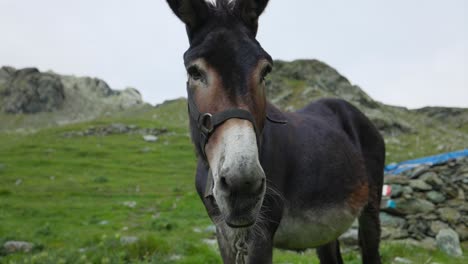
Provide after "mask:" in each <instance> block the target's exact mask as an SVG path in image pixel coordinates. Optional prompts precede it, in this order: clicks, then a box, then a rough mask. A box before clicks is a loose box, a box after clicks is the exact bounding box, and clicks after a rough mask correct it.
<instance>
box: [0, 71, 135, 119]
mask: <svg viewBox="0 0 468 264" xmlns="http://www.w3.org/2000/svg"><path fill="white" fill-rule="evenodd" d="M142 104H143V100H142V97H141V95H140V93H139V92H138V91H137V90H136V89H133V88H127V89H125V90H123V91H116V90H113V89H111V88H110V87H109V85H108V84H107V83H106V82H104V81H103V80H100V79H97V78H90V77H75V76H65V75H59V74H56V73H53V72H40V71H39V70H38V69H36V68H26V69H18V70H17V69H15V68H12V67H2V68H0V113H1V112H3V113H4V114H8V115H15V114H24V115H25V116H26V117H25V118H26V119H28V117H27V116H30V115H32V114H41V113H42V114H43V115H44V113H50V115H49V116H48V118H50V119H52V120H53V122H55V123H57V124H61V123H69V122H77V121H83V120H89V119H93V118H96V117H98V116H100V115H102V114H105V113H106V112H114V111H117V110H125V109H128V108H131V107H134V106H138V105H142ZM37 118H39V117H38V116H34V117H31V118H29V119H37Z"/></svg>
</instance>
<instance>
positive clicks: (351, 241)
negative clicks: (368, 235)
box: [339, 228, 358, 246]
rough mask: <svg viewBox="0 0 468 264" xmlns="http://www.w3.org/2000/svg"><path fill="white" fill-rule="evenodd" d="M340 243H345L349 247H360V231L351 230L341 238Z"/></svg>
mask: <svg viewBox="0 0 468 264" xmlns="http://www.w3.org/2000/svg"><path fill="white" fill-rule="evenodd" d="M339 239H340V243H343V244H344V245H347V246H356V245H358V230H357V229H354V228H350V229H349V230H348V231H346V232H345V233H344V234H342V235H341V236H340V238H339Z"/></svg>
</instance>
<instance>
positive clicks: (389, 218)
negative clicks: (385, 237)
mask: <svg viewBox="0 0 468 264" xmlns="http://www.w3.org/2000/svg"><path fill="white" fill-rule="evenodd" d="M380 223H381V224H382V225H384V226H391V227H403V226H404V225H405V224H406V220H405V219H404V218H402V217H398V216H393V215H391V214H388V213H385V212H381V213H380Z"/></svg>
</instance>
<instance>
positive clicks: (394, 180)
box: [385, 175, 409, 185]
mask: <svg viewBox="0 0 468 264" xmlns="http://www.w3.org/2000/svg"><path fill="white" fill-rule="evenodd" d="M385 183H386V184H400V185H407V184H408V183H409V180H408V178H407V177H405V176H401V175H388V176H387V177H385Z"/></svg>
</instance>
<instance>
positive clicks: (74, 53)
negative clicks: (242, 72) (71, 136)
mask: <svg viewBox="0 0 468 264" xmlns="http://www.w3.org/2000/svg"><path fill="white" fill-rule="evenodd" d="M258 39H259V40H260V42H261V43H262V45H263V47H264V48H265V50H267V51H268V52H269V53H270V54H271V55H272V56H273V57H274V58H275V59H283V60H292V59H298V58H307V59H311V58H316V59H319V60H322V61H324V62H326V63H328V64H329V65H331V66H332V67H334V68H336V69H337V70H338V71H339V72H341V73H342V74H343V75H344V76H346V77H347V78H348V79H349V80H350V81H351V82H353V83H354V84H357V85H359V86H361V87H362V88H363V89H364V90H365V91H366V92H367V93H369V94H370V95H371V96H372V97H373V98H374V99H377V100H379V101H381V102H384V103H387V104H393V105H401V106H407V107H410V108H416V107H422V106H426V105H440V106H460V107H468V1H466V0H445V1H442V0H353V1H349V0H341V1H338V0H327V1H318V0H290V1H285V0H271V1H270V5H269V6H268V8H267V10H266V12H265V14H264V15H263V16H262V17H261V20H260V29H259V35H258ZM187 48H188V42H187V38H186V36H185V28H184V26H183V24H182V23H181V22H179V21H178V19H177V18H176V17H175V16H174V15H173V14H172V12H171V10H170V9H169V8H168V7H167V4H166V1H164V0H137V1H135V0H134V1H130V0H80V1H64V0H41V1H34V0H0V65H11V66H14V67H27V66H35V67H38V68H39V69H40V70H43V71H45V70H53V71H55V72H58V73H63V74H75V75H81V76H82V75H86V76H94V77H99V78H102V79H104V80H105V81H107V82H108V83H109V84H110V85H111V87H113V88H114V89H122V88H125V87H127V86H132V87H135V88H137V89H138V90H140V92H141V93H142V94H143V97H144V100H145V101H147V102H150V103H153V104H154V103H160V102H162V101H164V100H166V99H173V98H176V97H180V96H185V78H186V77H185V71H184V68H183V63H182V53H183V52H184V51H185V50H186V49H187Z"/></svg>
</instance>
